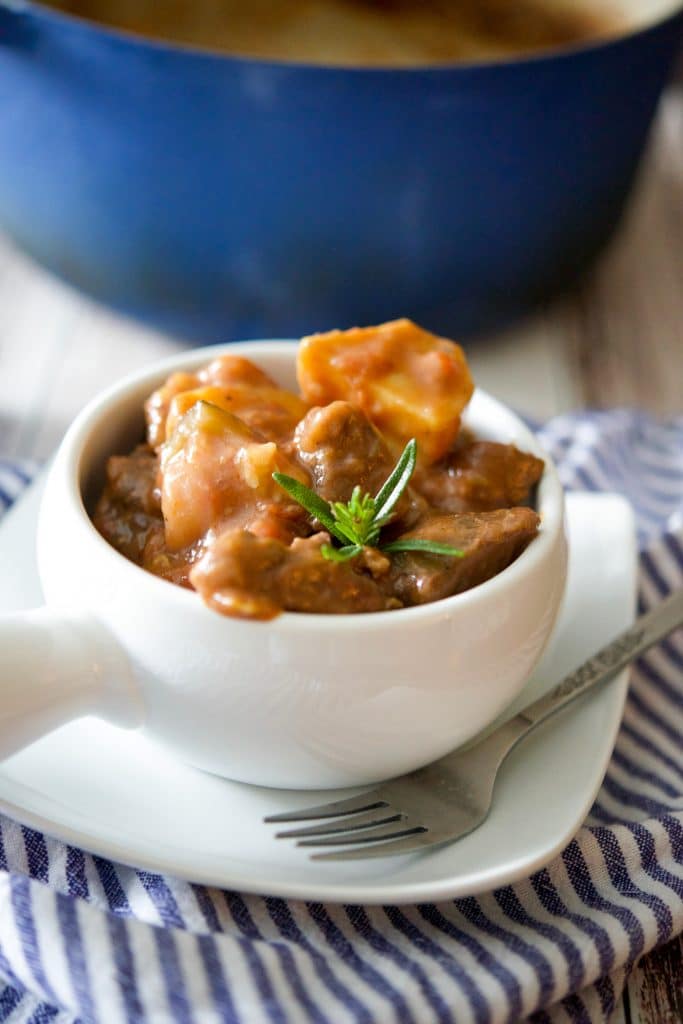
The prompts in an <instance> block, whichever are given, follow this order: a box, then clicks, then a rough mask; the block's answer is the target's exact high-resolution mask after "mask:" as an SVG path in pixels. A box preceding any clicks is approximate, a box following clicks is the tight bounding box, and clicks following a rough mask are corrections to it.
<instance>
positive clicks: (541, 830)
mask: <svg viewBox="0 0 683 1024" xmlns="http://www.w3.org/2000/svg"><path fill="white" fill-rule="evenodd" d="M40 492H41V486H40V484H38V485H34V486H33V487H32V488H31V489H30V491H29V492H28V493H27V494H26V495H25V496H24V498H23V499H21V500H20V501H19V502H18V504H17V505H16V506H15V508H13V509H12V510H11V511H10V513H9V514H8V515H7V516H6V518H5V520H3V523H2V526H1V527H0V566H1V567H2V572H1V573H0V612H9V611H16V610H19V609H22V608H29V607H33V606H35V605H38V604H40V603H42V601H41V592H40V584H39V581H38V576H37V570H36V564H35V556H34V538H35V527H36V516H37V510H38V505H39V501H40ZM567 511H568V529H569V545H570V562H569V579H568V588H567V594H566V598H565V601H564V605H563V608H562V611H561V614H560V619H559V621H558V624H557V627H556V630H555V633H554V636H553V639H552V640H551V643H550V646H549V649H548V650H547V651H546V654H545V655H544V657H543V659H542V661H541V663H540V664H539V666H538V667H537V669H536V671H535V672H534V674H533V676H532V678H531V679H530V680H529V683H528V685H527V686H526V688H525V690H524V693H523V694H522V696H521V697H520V698H519V700H518V701H517V702H516V704H515V705H514V707H515V708H517V707H522V706H524V705H525V704H528V703H530V702H531V700H533V699H535V698H536V697H537V696H539V695H540V694H541V693H543V692H545V691H546V690H548V689H549V688H550V687H551V686H552V685H553V684H554V683H556V682H557V681H558V680H559V679H561V678H562V676H563V675H565V674H566V673H567V672H568V671H570V670H571V669H573V668H575V667H576V666H577V665H578V664H579V663H580V662H581V661H582V660H583V659H584V658H585V657H587V656H588V655H590V654H591V653H592V652H593V651H595V650H596V649H597V648H598V647H599V646H601V645H602V644H603V643H605V642H606V641H607V640H609V639H610V638H611V637H612V636H613V635H614V634H616V633H617V632H619V631H620V630H622V629H624V628H626V627H627V626H628V625H629V624H630V623H631V622H632V620H633V614H634V602H635V586H636V542H635V533H634V526H633V517H632V514H631V511H630V509H629V506H628V505H627V504H626V502H625V501H624V500H623V499H622V498H619V497H618V496H613V495H587V494H575V495H570V496H569V498H568V505H567ZM77 557H78V552H74V558H77ZM520 600H524V595H523V594H520ZM141 628H144V627H141ZM267 628H268V627H267V626H264V629H267ZM425 671H428V666H426V667H425ZM627 682H628V677H627V673H625V672H624V673H622V674H621V675H620V676H619V677H617V678H616V679H614V680H613V681H612V682H610V683H608V684H607V685H605V686H604V687H602V688H601V689H600V690H598V691H596V692H595V693H593V694H589V695H587V696H586V697H584V698H582V699H581V700H580V701H579V702H577V703H576V704H575V705H572V706H571V707H570V708H568V709H567V710H565V711H563V712H561V713H559V714H558V715H557V716H556V717H555V718H554V719H552V720H550V721H549V722H548V723H546V724H545V725H543V726H541V727H540V728H539V729H538V730H537V731H536V732H535V733H534V734H533V735H532V736H531V737H530V738H529V739H528V740H526V741H525V742H524V743H523V744H521V745H520V746H519V747H518V748H517V749H516V750H515V751H514V752H513V753H512V754H511V756H510V758H509V759H508V761H507V762H506V764H505V766H504V769H503V771H502V773H501V776H500V778H499V780H498V783H497V785H496V790H495V794H494V804H493V808H492V811H491V814H490V816H489V818H488V820H487V821H486V822H485V823H484V825H482V826H481V827H480V828H479V829H477V830H476V831H475V832H473V833H472V834H471V835H469V836H467V837H465V838H464V839H462V840H460V841H459V842H457V843H454V844H453V845H451V846H448V847H445V848H442V849H438V850H435V851H433V852H429V853H426V854H421V855H411V856H403V857H391V858H382V859H378V860H368V861H356V862H351V863H338V864H337V863H316V862H313V861H311V860H310V859H309V857H308V854H307V852H306V851H305V850H304V849H300V848H297V847H295V846H294V845H293V843H291V842H290V841H284V840H276V839H275V838H274V832H275V828H274V827H273V826H272V825H271V826H269V825H265V824H263V821H262V819H263V816H264V815H266V814H270V813H276V812H278V811H283V810H290V809H293V808H296V807H304V806H307V805H310V804H315V803H319V802H321V801H323V800H325V799H334V798H335V796H338V795H341V794H340V793H339V792H338V793H337V794H334V793H332V792H330V791H327V792H324V793H322V792H321V793H317V792H314V791H308V792H303V793H302V792H292V791H287V790H273V789H261V788H256V787H252V786H246V785H242V784H240V783H233V782H228V781H226V780H224V779H220V778H217V777H215V776H212V775H207V774H204V773H202V772H200V771H198V770H196V769H194V768H191V767H188V766H186V765H184V764H182V763H179V762H177V761H175V760H173V759H172V758H170V757H169V755H168V754H167V753H165V752H164V751H163V750H161V749H160V748H159V747H157V746H156V745H155V744H154V743H153V742H152V741H151V740H149V739H148V738H147V737H146V736H145V735H144V734H142V733H140V732H127V731H124V730H121V729H117V728H115V727H113V726H110V725H106V724H104V723H103V722H100V721H98V720H96V719H94V718H87V719H81V720H80V721H78V722H75V723H72V724H71V725H68V726H64V727H62V728H61V729H59V730H57V731H56V732H54V733H53V734H52V735H50V736H47V737H45V738H44V739H42V740H40V741H39V742H37V743H34V744H33V745H32V746H30V747H28V748H27V749H26V750H24V751H23V752H21V753H20V754H16V755H14V756H13V757H11V758H9V759H8V760H7V761H5V762H4V763H3V764H1V765H0V809H1V810H2V811H4V813H6V814H8V815H10V816H11V817H12V818H15V819H16V820H18V821H20V822H21V823H22V824H25V825H29V826H31V827H32V828H35V829H39V830H41V831H43V832H46V833H48V834H49V835H52V836H56V837H58V838H60V839H62V840H64V841H65V842H68V843H71V844H73V845H76V846H80V847H81V848H83V849H85V850H89V851H91V852H93V853H97V854H100V855H101V856H104V857H109V858H111V859H112V860H116V861H119V862H122V863H125V864H129V865H134V866H136V867H140V868H144V869H146V870H148V871H158V872H161V873H164V874H170V875H175V876H177V877H180V878H185V879H188V880H191V881H193V882H201V883H205V884H209V885H215V886H219V887H221V888H226V889H233V890H239V891H242V892H253V893H262V894H268V895H276V896H283V897H292V898H297V899H306V900H316V901H331V902H345V903H365V904H370V903H394V904H398V903H417V902H425V901H435V900H442V899H449V898H454V897H459V896H465V895H468V894H471V893H475V892H483V891H486V890H488V889H491V888H494V887H496V886H499V885H504V884H507V883H510V882H513V881H515V880H516V879H518V878H520V877H523V876H525V875H528V874H529V873H531V872H532V871H534V870H535V869H537V868H539V867H541V866H542V865H544V864H546V863H548V862H549V861H550V860H551V859H552V858H553V857H554V856H555V855H556V854H557V853H558V852H559V851H560V850H561V849H562V848H563V847H564V845H565V844H566V843H567V842H568V841H569V840H570V838H571V837H572V836H573V835H574V834H575V833H576V831H577V830H578V828H579V827H580V825H581V823H582V821H583V819H584V818H585V816H586V814H587V812H588V810H589V808H590V806H591V804H592V802H593V800H594V798H595V795H596V794H597V791H598V789H599V787H600V784H601V782H602V778H603V776H604V773H605V770H606V768H607V764H608V762H609V759H610V756H611V752H612V748H613V746H614V741H615V739H616V734H617V731H618V728H619V722H620V720H621V714H622V709H623V704H624V699H625V695H626V689H627ZM511 710H512V709H509V710H508V712H507V714H509V713H510V711H511ZM349 792H353V791H346V793H344V795H348V793H349Z"/></svg>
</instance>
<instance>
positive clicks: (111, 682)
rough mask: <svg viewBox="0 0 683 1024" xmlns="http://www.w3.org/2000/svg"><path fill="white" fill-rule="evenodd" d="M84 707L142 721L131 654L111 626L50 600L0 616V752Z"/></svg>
mask: <svg viewBox="0 0 683 1024" xmlns="http://www.w3.org/2000/svg"><path fill="white" fill-rule="evenodd" d="M82 715H98V716H99V717H101V718H106V719H107V720H108V721H111V722H113V723H115V724H116V725H120V726H124V727H127V728H133V727H135V726H138V725H141V724H142V719H143V714H142V699H141V696H140V692H139V690H138V687H137V686H136V684H135V681H134V677H133V672H132V669H131V666H130V662H129V660H128V657H127V655H126V653H125V652H124V651H123V649H122V648H121V647H120V645H119V644H118V643H117V641H116V640H115V638H114V637H113V636H112V635H111V633H109V631H108V630H107V629H106V628H105V627H104V626H103V625H102V624H101V623H99V622H98V621H97V620H95V619H93V618H91V617H90V616H88V615H67V614H62V613H59V612H55V611H52V610H51V609H49V608H36V609H34V610H32V611H27V612H18V613H16V614H14V615H4V616H2V617H0V759H3V758H5V757H9V756H10V755H11V754H13V753H15V752H16V751H18V750H21V749H22V748H23V747H26V746H28V744H29V743H32V742H33V741H34V740H37V739H38V738H39V737H40V736H43V735H45V733H48V732H51V731H52V730H53V729H56V728H57V727H58V726H60V725H63V724H64V723H65V722H70V721H71V720H72V719H74V718H80V717H81V716H82Z"/></svg>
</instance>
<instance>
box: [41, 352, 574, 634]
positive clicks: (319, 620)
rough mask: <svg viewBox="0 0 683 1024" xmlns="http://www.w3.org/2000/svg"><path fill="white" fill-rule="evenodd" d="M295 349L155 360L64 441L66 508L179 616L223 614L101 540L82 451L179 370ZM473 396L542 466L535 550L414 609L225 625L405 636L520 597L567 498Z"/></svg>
mask: <svg viewBox="0 0 683 1024" xmlns="http://www.w3.org/2000/svg"><path fill="white" fill-rule="evenodd" d="M298 344H299V342H298V341H297V340H292V339H288V338H287V339H267V340H253V341H235V342H227V343H225V344H222V345H220V344H219V345H208V346H205V347H202V348H195V349H186V350H184V351H183V352H180V353H176V354H175V355H172V356H169V357H167V358H165V359H161V360H157V361H155V362H154V363H152V364H150V365H148V366H145V367H143V368H142V369H139V370H136V371H134V372H133V373H130V374H128V375H126V376H125V377H123V378H121V379H119V380H118V381H116V382H115V383H114V384H112V385H110V386H109V387H108V388H107V389H105V390H104V391H102V392H100V393H99V394H98V395H96V396H95V397H94V398H93V399H92V400H91V401H90V402H88V404H87V405H86V406H85V407H84V408H83V409H82V410H81V412H80V413H79V414H78V416H77V417H76V418H75V420H74V421H73V423H72V424H71V426H70V427H69V429H68V430H67V432H66V434H65V436H64V439H63V440H62V443H61V446H60V449H59V452H58V455H57V458H56V460H55V463H54V466H53V472H56V473H58V475H59V477H60V478H61V479H62V482H63V483H65V484H66V497H67V499H68V501H69V504H70V506H71V508H72V510H73V511H74V512H75V513H76V514H77V515H79V516H80V517H81V518H82V519H83V525H84V527H85V528H86V529H87V530H89V531H90V533H91V538H92V539H94V540H95V542H96V543H99V544H100V545H101V546H102V547H101V550H102V551H103V552H104V551H106V552H108V554H109V555H110V556H112V557H114V558H115V559H116V560H117V564H119V565H120V562H125V563H127V564H128V566H129V567H130V570H131V572H132V573H136V574H140V586H146V587H148V588H152V589H151V590H150V593H154V588H156V589H157V592H158V595H159V600H164V601H167V602H168V601H174V602H176V603H177V605H178V607H179V608H180V609H184V610H185V612H186V614H193V613H194V614H196V611H197V609H198V608H201V609H202V613H203V612H206V613H207V614H210V615H213V616H218V614H219V613H217V612H215V611H213V610H211V609H210V608H208V607H207V606H206V605H205V604H204V603H203V602H202V601H201V599H200V598H199V596H198V595H197V593H196V592H195V591H191V590H189V589H187V588H185V587H180V586H177V585H176V584H173V583H170V581H168V580H165V579H163V578H161V577H159V576H155V575H154V574H153V573H150V572H148V571H147V570H145V569H143V568H141V567H140V566H137V565H135V564H134V563H133V562H130V561H129V560H128V559H127V558H126V557H125V556H124V555H122V554H121V553H120V552H118V551H117V550H116V548H114V547H113V546H112V545H111V544H109V542H108V541H106V540H105V539H104V537H102V535H101V534H100V533H99V531H98V530H97V529H96V527H95V525H94V524H93V522H92V520H91V518H90V516H89V515H88V512H87V510H86V507H85V503H84V501H83V496H82V493H81V469H82V456H83V450H84V446H85V443H86V441H87V440H88V438H89V437H90V436H91V431H92V430H93V427H95V426H97V425H98V424H99V423H101V421H102V419H103V418H104V417H105V416H106V414H107V413H108V412H109V411H110V410H111V409H112V408H113V407H114V406H116V405H117V404H118V402H119V401H120V400H121V399H122V397H123V396H125V395H126V394H127V393H128V392H132V391H137V390H141V389H142V388H143V387H149V390H150V391H151V390H153V389H154V388H155V387H157V386H158V385H159V383H160V382H161V381H163V379H164V378H165V377H166V376H168V374H170V373H172V372H174V371H177V370H190V371H192V370H193V369H195V368H197V367H199V366H202V365H204V364H205V363H206V362H208V361H210V360H211V359H213V358H216V357H217V356H220V355H225V354H230V353H233V354H238V355H245V356H249V355H251V356H252V357H253V358H254V361H255V362H256V363H257V365H258V357H259V355H261V356H265V357H268V356H271V355H280V356H281V355H283V354H285V355H286V354H289V353H291V355H292V357H294V355H295V353H296V349H297V346H298ZM475 394H476V395H477V396H478V399H479V401H481V402H484V403H485V404H486V405H489V406H490V407H491V409H493V410H495V412H496V414H497V415H498V416H501V417H503V418H504V419H507V420H508V422H509V423H510V424H512V425H514V428H515V430H516V432H518V433H519V434H520V435H521V436H522V439H523V440H524V441H525V442H526V443H527V444H528V446H529V448H530V449H532V450H534V451H536V452H538V453H539V455H540V456H541V457H542V458H543V459H544V461H545V470H544V472H543V476H542V478H541V481H540V482H539V485H538V491H537V494H538V502H537V505H538V507H537V511H538V512H539V515H540V516H541V529H540V531H539V534H538V536H537V537H535V538H534V540H533V541H532V543H531V544H529V546H528V547H527V548H525V550H524V551H523V552H522V553H521V555H519V557H518V558H517V559H515V561H514V562H512V564H511V565H509V566H508V567H507V568H506V569H503V570H502V572H500V573H498V574H497V575H496V576H493V577H492V578H491V579H489V580H486V581H485V582H484V583H480V584H479V585H478V586H476V587H472V588H471V589H470V590H466V591H464V592H463V593H460V594H455V595H453V596H451V597H446V598H442V599H440V600H438V601H432V602H429V603H427V604H422V605H415V606H412V607H409V608H396V609H391V610H388V611H381V612H366V613H343V614H335V615H330V614H323V613H318V612H281V613H280V614H279V615H278V616H276V618H274V619H271V620H268V621H266V622H264V621H262V620H250V619H236V618H232V617H230V616H225V617H223V616H221V618H226V619H227V620H228V621H229V622H230V623H231V624H236V623H238V624H239V625H240V626H243V627H244V628H246V629H248V628H253V629H263V628H264V627H266V628H269V629H270V630H273V629H274V628H275V629H277V631H278V632H279V631H280V630H284V631H287V632H289V631H293V632H294V631H297V630H300V629H302V630H306V631H311V630H313V631H323V632H329V631H330V630H331V629H332V630H334V631H339V632H344V631H349V630H351V631H353V632H354V633H355V634H358V633H359V632H362V631H368V630H369V631H374V630H378V629H385V628H386V626H387V624H388V623H394V624H395V627H394V628H400V627H401V625H403V626H407V625H408V623H409V622H410V623H415V622H419V621H420V620H427V619H434V618H440V617H442V616H448V617H450V616H452V615H453V614H454V613H455V612H457V610H458V609H460V608H464V607H466V606H468V607H475V608H476V606H477V605H481V606H482V608H485V607H488V606H490V605H491V604H492V603H493V604H495V603H497V599H499V598H500V599H504V598H505V596H506V595H507V594H510V592H515V593H516V594H517V595H519V594H520V592H521V588H523V585H524V580H525V578H526V576H527V575H529V574H533V573H534V571H536V570H538V569H539V567H540V566H541V565H542V564H543V563H544V562H545V561H546V560H547V559H548V558H549V556H550V555H551V554H552V551H553V550H554V548H555V546H556V544H557V541H558V535H560V534H562V533H563V531H564V491H563V488H562V484H561V482H560V479H559V477H558V474H557V470H556V468H555V466H554V464H553V462H552V459H551V458H550V456H549V455H548V454H547V452H546V451H545V450H544V449H543V448H542V446H541V445H539V443H538V441H537V440H536V439H535V437H534V435H533V433H532V431H531V430H530V429H529V428H528V427H527V426H526V424H525V423H524V422H523V421H522V420H521V419H520V417H519V416H517V415H516V414H515V413H514V412H512V410H510V409H509V408H508V407H507V406H506V405H504V404H503V403H502V402H500V401H498V399H496V398H493V397H492V396H491V395H489V394H488V393H487V392H484V391H482V390H481V389H479V388H477V389H476V392H475ZM92 535H94V537H93V536H92ZM119 560H120V562H119ZM518 588H520V589H518Z"/></svg>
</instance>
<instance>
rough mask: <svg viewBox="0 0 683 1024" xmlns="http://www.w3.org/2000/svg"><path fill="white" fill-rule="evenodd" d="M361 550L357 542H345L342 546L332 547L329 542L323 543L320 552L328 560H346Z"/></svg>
mask: <svg viewBox="0 0 683 1024" xmlns="http://www.w3.org/2000/svg"><path fill="white" fill-rule="evenodd" d="M362 550H363V548H362V547H360V546H359V545H358V544H345V545H344V547H343V548H333V547H332V545H331V544H323V546H322V547H321V549H320V554H321V555H322V556H323V558H326V559H327V560H328V562H347V561H348V560H349V558H355V557H356V555H359V554H360V553H361V551H362Z"/></svg>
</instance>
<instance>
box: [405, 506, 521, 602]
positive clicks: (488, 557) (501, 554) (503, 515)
mask: <svg viewBox="0 0 683 1024" xmlns="http://www.w3.org/2000/svg"><path fill="white" fill-rule="evenodd" d="M539 522H540V520H539V517H538V516H537V515H536V513H535V512H534V511H533V510H532V509H530V508H510V509H500V510H498V511H496V512H474V513H467V512H466V513H461V514H458V515H450V516H438V515H437V516H430V517H429V518H427V519H425V520H423V521H422V522H421V523H420V524H419V526H417V527H416V528H415V529H414V530H411V531H410V532H409V533H406V534H404V535H403V537H402V538H401V539H402V540H403V539H407V538H410V539H417V538H420V539H424V540H431V541H437V542H438V543H440V544H449V545H450V546H452V547H455V548H459V549H460V550H461V551H462V552H463V556H462V557H461V558H456V557H450V556H448V555H431V554H423V553H422V552H418V551H405V552H401V553H395V554H393V555H392V565H391V574H390V576H389V580H388V585H389V586H390V588H391V590H392V592H393V593H394V594H395V595H396V597H398V598H399V600H400V601H401V602H402V603H403V604H409V605H412V604H426V603H427V602H428V601H438V600H439V599H440V598H442V597H450V596H451V595H452V594H459V593H461V592H462V591H463V590H469V589H470V587H476V586H478V584H480V583H483V582H484V581H485V580H488V579H491V577H492V576H495V575H496V574H497V573H499V572H501V571H502V570H503V569H505V568H506V567H507V566H508V565H510V563H511V562H514V560H515V559H516V558H517V557H518V555H520V554H521V553H522V551H523V550H524V548H525V547H526V546H527V544H529V542H530V541H531V540H533V538H534V537H535V536H536V533H537V532H538V526H539Z"/></svg>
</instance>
